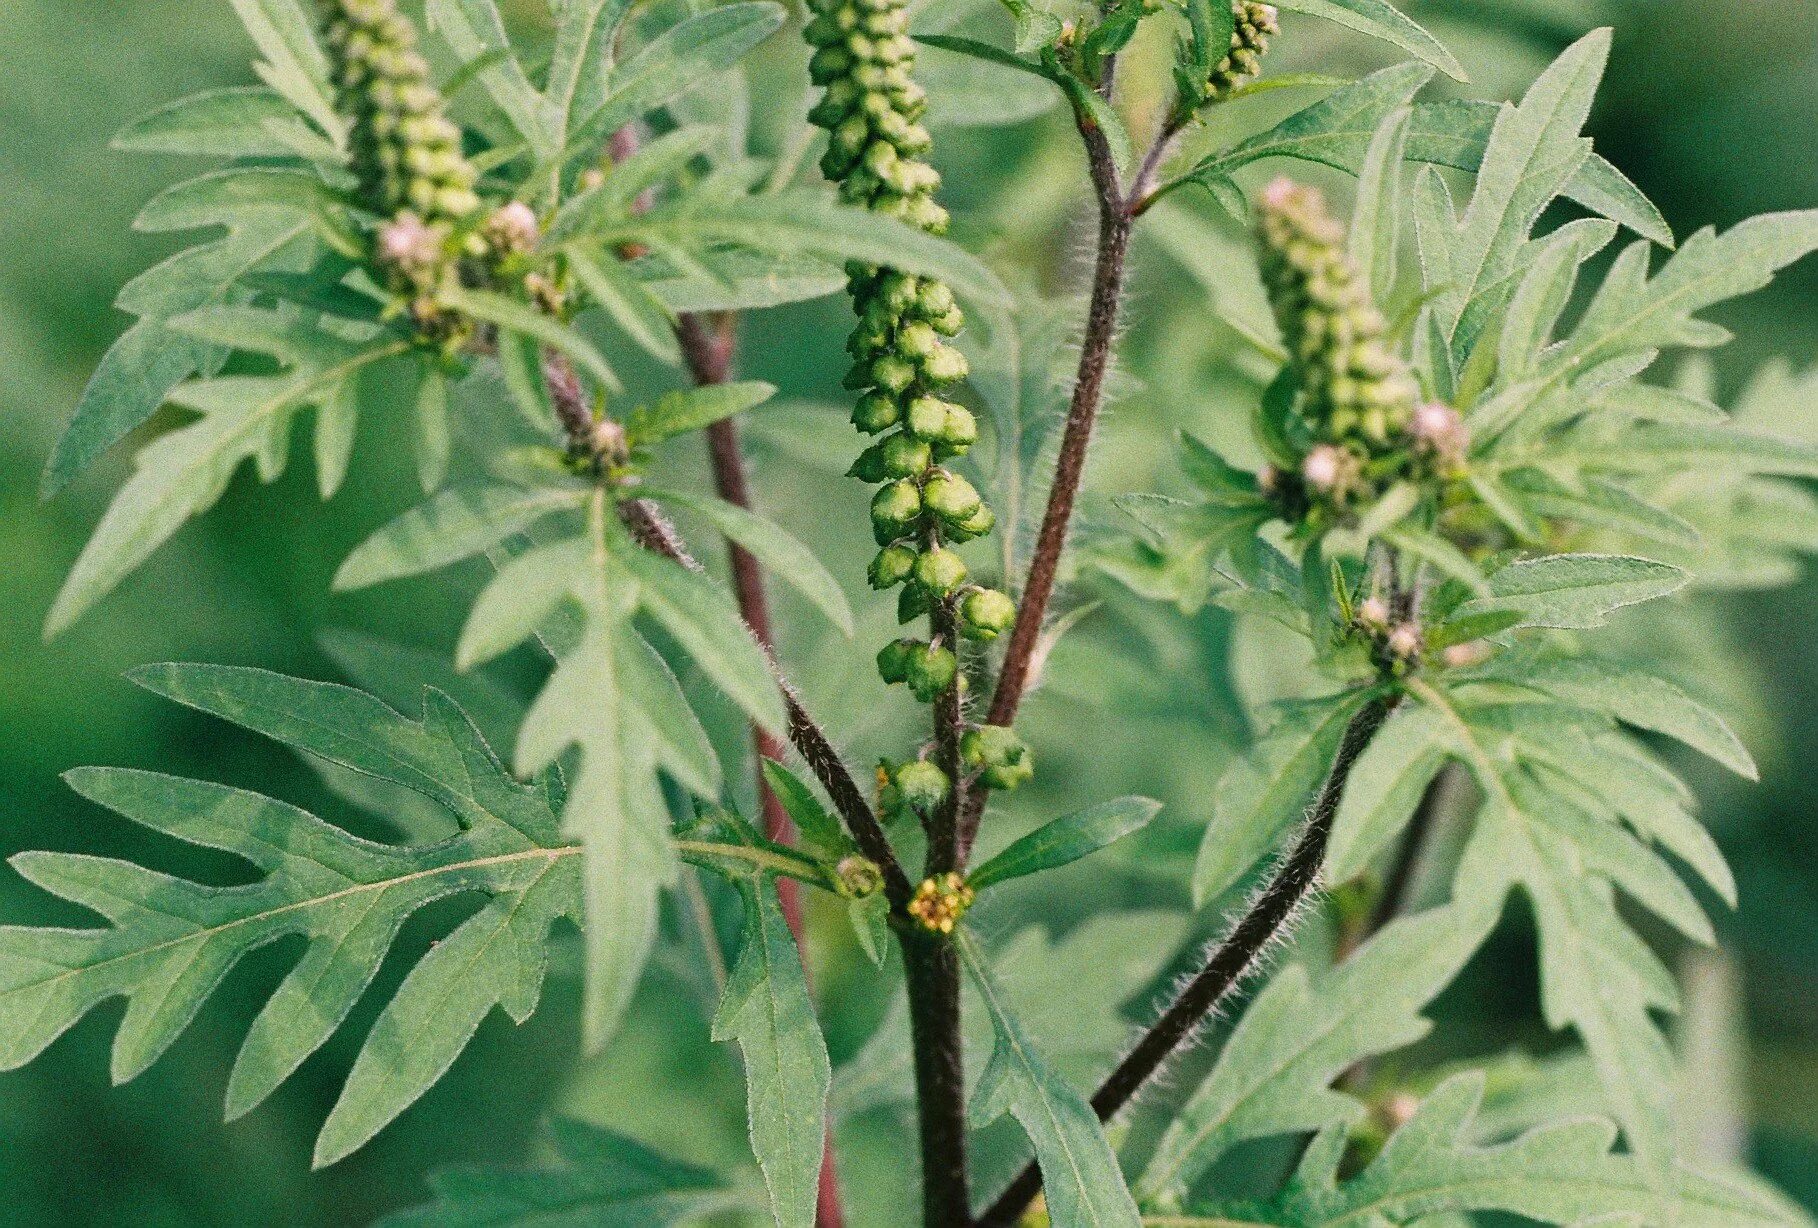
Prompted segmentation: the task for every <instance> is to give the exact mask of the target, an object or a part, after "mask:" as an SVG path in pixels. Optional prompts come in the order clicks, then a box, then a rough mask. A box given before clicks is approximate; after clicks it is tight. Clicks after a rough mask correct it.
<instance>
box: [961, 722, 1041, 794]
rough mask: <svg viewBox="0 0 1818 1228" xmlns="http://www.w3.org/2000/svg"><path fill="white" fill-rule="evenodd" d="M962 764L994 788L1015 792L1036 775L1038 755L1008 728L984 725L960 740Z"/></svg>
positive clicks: (968, 731)
mask: <svg viewBox="0 0 1818 1228" xmlns="http://www.w3.org/2000/svg"><path fill="white" fill-rule="evenodd" d="M960 761H961V762H962V763H964V764H965V765H966V766H967V767H968V768H971V769H972V770H973V771H975V772H977V773H978V777H979V779H980V780H982V781H983V782H984V783H985V784H986V785H989V786H990V787H991V788H993V789H998V790H1009V789H1014V788H1016V787H1017V786H1018V785H1020V784H1022V783H1023V782H1024V781H1025V780H1028V779H1029V778H1030V777H1031V776H1033V775H1035V756H1034V754H1032V753H1031V752H1030V750H1029V747H1028V745H1027V744H1026V743H1025V742H1024V741H1023V740H1022V739H1021V738H1019V737H1017V736H1016V732H1015V731H1014V730H1012V729H1010V728H1008V727H1006V726H1004V725H981V726H979V727H978V728H977V729H970V730H967V731H966V733H965V734H964V735H963V736H962V737H961V738H960Z"/></svg>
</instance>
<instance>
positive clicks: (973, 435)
mask: <svg viewBox="0 0 1818 1228" xmlns="http://www.w3.org/2000/svg"><path fill="white" fill-rule="evenodd" d="M939 442H941V443H943V444H945V445H946V446H947V447H948V448H950V449H952V450H953V451H955V452H964V451H965V450H966V449H967V448H970V447H971V446H972V445H973V444H975V443H977V442H978V419H977V418H975V417H973V416H972V411H971V410H969V409H967V408H966V407H965V406H963V405H949V406H948V407H947V421H946V423H945V424H943V426H942V429H941V433H940V438H939Z"/></svg>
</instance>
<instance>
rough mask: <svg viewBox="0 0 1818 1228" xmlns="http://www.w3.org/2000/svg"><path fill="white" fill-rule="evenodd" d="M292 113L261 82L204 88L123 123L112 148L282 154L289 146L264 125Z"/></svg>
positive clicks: (218, 155)
mask: <svg viewBox="0 0 1818 1228" xmlns="http://www.w3.org/2000/svg"><path fill="white" fill-rule="evenodd" d="M295 114H296V112H295V110H294V108H293V107H292V106H291V104H290V103H289V102H287V101H285V99H284V98H283V97H282V96H281V95H280V94H278V93H277V92H275V91H273V90H269V89H265V88H264V87H262V86H249V87H243V88H237V89H223V90H208V91H205V92H203V93H200V94H192V95H190V96H189V97H188V98H183V99H179V100H178V101H176V102H170V103H166V104H164V105H163V106H161V107H159V108H158V109H157V110H155V111H152V112H151V113H150V114H147V115H142V116H140V117H139V118H138V119H135V120H134V121H133V122H132V123H130V124H128V125H126V127H124V128H122V129H121V130H120V131H119V133H118V134H117V135H116V136H115V137H114V139H113V148H115V149H123V150H128V151H130V152H133V153H165V154H189V155H193V156H196V157H203V158H284V157H289V156H291V154H292V152H293V151H292V150H291V147H290V146H289V145H288V144H287V143H286V142H284V141H282V140H279V139H278V138H277V137H274V136H273V135H272V134H271V132H270V130H269V127H268V125H269V124H270V123H271V122H272V121H274V120H282V119H288V118H290V117H292V116H294V115H295Z"/></svg>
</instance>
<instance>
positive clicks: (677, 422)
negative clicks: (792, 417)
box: [625, 380, 776, 447]
mask: <svg viewBox="0 0 1818 1228" xmlns="http://www.w3.org/2000/svg"><path fill="white" fill-rule="evenodd" d="M775 395H776V386H775V385H773V384H765V383H760V382H759V381H756V380H747V381H745V382H743V383H732V384H706V385H703V386H701V387H699V388H680V389H677V390H676V391H674V392H670V393H666V394H664V396H663V397H662V399H661V400H659V401H658V402H657V403H656V404H655V405H640V406H638V407H637V408H636V409H634V410H632V411H631V416H630V417H629V418H627V419H626V421H625V436H626V439H627V440H628V441H629V442H630V443H631V444H632V445H633V446H634V447H643V446H646V445H648V444H653V443H661V442H662V441H663V440H665V439H670V438H673V437H674V436H676V435H685V434H687V433H688V432H689V431H698V430H701V429H702V428H704V427H709V426H712V425H713V424H714V423H715V422H719V421H721V420H722V419H725V418H730V417H733V416H734V415H735V414H742V413H744V412H745V411H746V410H748V409H752V408H754V407H756V406H759V405H762V404H763V403H764V402H765V401H768V400H769V399H770V398H771V397H773V396H775Z"/></svg>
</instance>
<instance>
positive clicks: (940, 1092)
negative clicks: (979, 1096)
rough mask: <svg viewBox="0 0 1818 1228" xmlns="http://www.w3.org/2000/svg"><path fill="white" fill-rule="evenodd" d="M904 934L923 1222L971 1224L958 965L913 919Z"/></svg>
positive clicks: (931, 1226)
mask: <svg viewBox="0 0 1818 1228" xmlns="http://www.w3.org/2000/svg"><path fill="white" fill-rule="evenodd" d="M904 929H905V930H906V931H908V932H904V933H901V934H900V935H899V937H900V938H901V940H902V944H903V971H904V975H905V979H906V981H907V984H906V986H905V988H906V990H907V992H908V995H909V1030H910V1035H911V1038H912V1040H913V1042H914V1049H915V1087H916V1096H917V1100H918V1101H919V1103H920V1107H921V1112H920V1114H919V1120H920V1126H921V1153H922V1223H923V1225H924V1228H968V1225H970V1224H971V1223H972V1205H971V1194H970V1192H969V1191H970V1181H969V1179H968V1175H967V1160H966V1112H965V1104H966V1070H965V1049H964V1045H963V1042H962V1033H961V1029H960V963H959V952H958V950H956V949H955V947H954V944H953V940H952V938H951V937H950V936H948V935H945V934H935V933H930V932H929V931H927V930H924V929H921V928H920V927H918V926H915V924H914V922H910V923H909V925H908V926H905V927H904Z"/></svg>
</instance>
